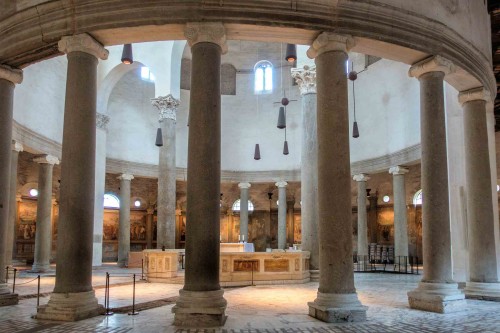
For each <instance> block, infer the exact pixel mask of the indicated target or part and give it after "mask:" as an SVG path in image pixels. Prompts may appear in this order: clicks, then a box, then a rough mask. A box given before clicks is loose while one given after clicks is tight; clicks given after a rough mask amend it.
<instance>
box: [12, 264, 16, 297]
mask: <svg viewBox="0 0 500 333" xmlns="http://www.w3.org/2000/svg"><path fill="white" fill-rule="evenodd" d="M16 273H17V269H16V268H14V280H13V282H12V293H13V294H14V293H15V291H16Z"/></svg>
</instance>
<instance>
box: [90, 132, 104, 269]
mask: <svg viewBox="0 0 500 333" xmlns="http://www.w3.org/2000/svg"><path fill="white" fill-rule="evenodd" d="M106 136H107V135H106V130H104V129H100V128H97V129H96V151H95V194H94V237H93V240H94V242H93V254H92V266H101V265H102V240H103V239H102V233H103V229H102V228H103V222H104V202H103V198H104V189H105V182H106Z"/></svg>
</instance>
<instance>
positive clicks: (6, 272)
mask: <svg viewBox="0 0 500 333" xmlns="http://www.w3.org/2000/svg"><path fill="white" fill-rule="evenodd" d="M5 283H9V266H5Z"/></svg>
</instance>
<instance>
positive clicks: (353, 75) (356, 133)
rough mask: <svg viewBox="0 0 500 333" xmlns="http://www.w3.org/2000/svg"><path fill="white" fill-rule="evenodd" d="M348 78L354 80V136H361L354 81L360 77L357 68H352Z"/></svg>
mask: <svg viewBox="0 0 500 333" xmlns="http://www.w3.org/2000/svg"><path fill="white" fill-rule="evenodd" d="M347 78H348V79H349V80H351V81H352V102H353V103H352V104H353V111H354V123H353V124H352V137H353V138H355V139H356V138H359V128H358V122H357V121H356V90H355V87H354V81H356V79H357V78H358V73H357V72H356V71H355V70H351V71H350V72H349V74H347Z"/></svg>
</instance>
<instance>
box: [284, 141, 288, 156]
mask: <svg viewBox="0 0 500 333" xmlns="http://www.w3.org/2000/svg"><path fill="white" fill-rule="evenodd" d="M283 155H288V141H286V140H285V143H284V144H283Z"/></svg>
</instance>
